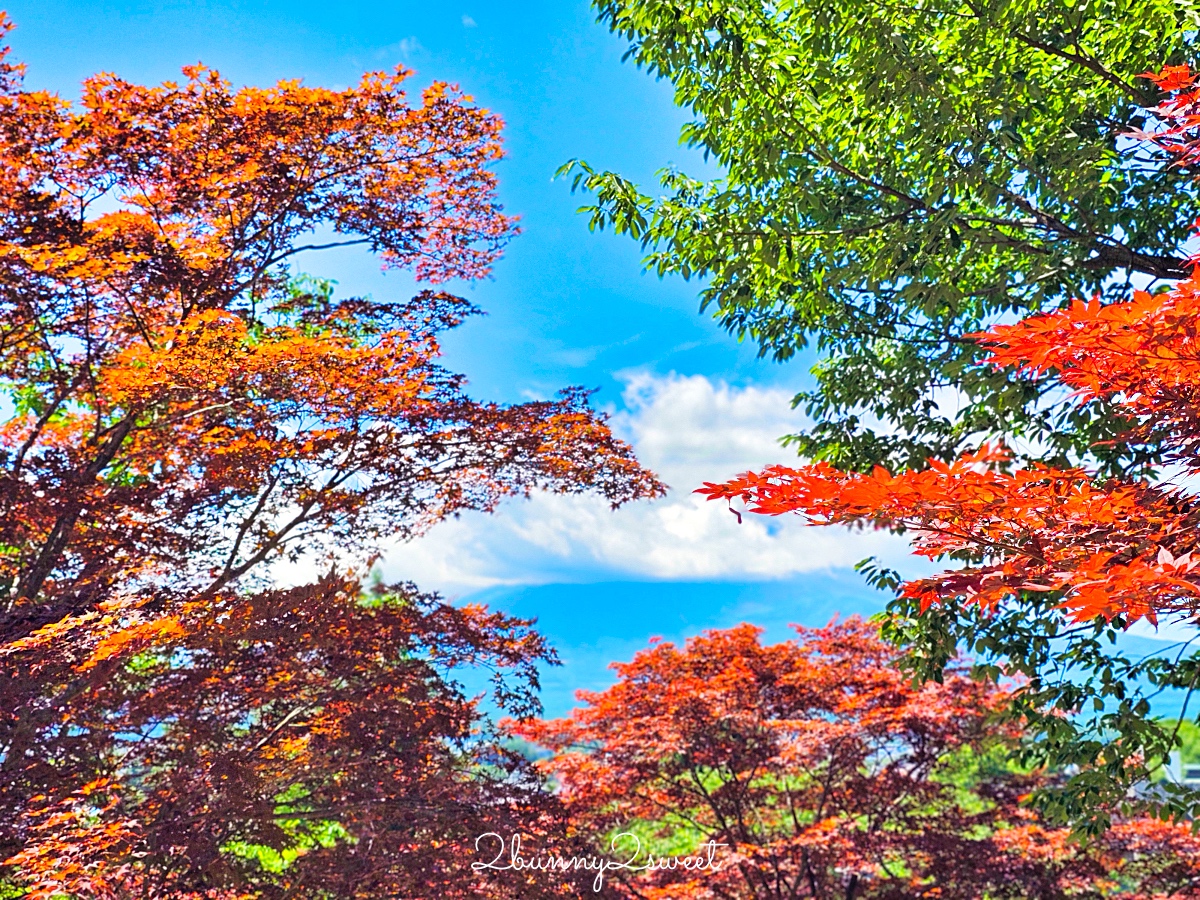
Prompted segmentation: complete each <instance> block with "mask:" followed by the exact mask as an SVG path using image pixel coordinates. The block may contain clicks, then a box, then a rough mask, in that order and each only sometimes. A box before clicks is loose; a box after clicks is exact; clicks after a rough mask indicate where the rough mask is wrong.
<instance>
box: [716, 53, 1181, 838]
mask: <svg viewBox="0 0 1200 900" xmlns="http://www.w3.org/2000/svg"><path fill="white" fill-rule="evenodd" d="M1151 77H1153V79H1154V80H1155V81H1157V82H1158V83H1159V84H1160V85H1162V86H1163V87H1164V88H1165V89H1167V90H1169V91H1171V96H1170V97H1169V98H1168V100H1167V101H1166V102H1164V103H1163V104H1162V106H1161V107H1160V108H1159V109H1158V110H1157V113H1158V114H1159V117H1160V120H1161V123H1162V127H1161V128H1158V129H1156V130H1155V131H1153V132H1152V133H1150V134H1146V135H1144V136H1145V137H1147V138H1149V139H1151V140H1153V141H1154V142H1155V143H1157V144H1158V145H1160V146H1161V147H1163V148H1165V149H1166V150H1167V151H1168V152H1170V153H1171V154H1172V155H1174V156H1176V157H1177V158H1179V159H1181V160H1184V161H1187V160H1188V159H1190V158H1192V157H1193V156H1194V155H1195V154H1196V152H1197V148H1198V147H1200V85H1198V84H1197V82H1196V80H1195V78H1194V77H1193V76H1192V74H1191V73H1190V72H1189V70H1188V69H1187V68H1186V67H1168V68H1166V69H1164V70H1163V71H1162V72H1161V73H1159V74H1157V75H1153V76H1151ZM1198 321H1200V274H1193V275H1192V276H1191V277H1189V278H1187V279H1185V280H1183V281H1181V282H1179V283H1178V284H1176V285H1175V286H1174V287H1172V288H1171V289H1170V290H1168V291H1161V292H1157V293H1148V292H1145V291H1138V292H1135V293H1134V295H1133V297H1132V299H1129V300H1126V301H1124V302H1117V303H1109V304H1104V303H1101V302H1100V301H1099V300H1098V299H1093V300H1090V301H1086V302H1085V301H1076V302H1074V303H1072V304H1071V305H1069V306H1067V307H1064V308H1062V309H1060V310H1057V311H1055V312H1051V313H1046V314H1043V315H1038V316H1032V317H1029V318H1027V319H1025V320H1023V321H1020V322H1018V323H1016V324H1013V325H1003V326H998V327H995V328H993V329H992V330H991V331H988V332H986V333H983V334H977V335H974V336H973V337H974V338H975V339H976V340H977V341H978V342H979V343H980V345H981V346H983V347H984V348H985V349H986V351H987V354H988V356H987V361H986V364H987V365H990V366H992V367H994V368H1008V369H1015V370H1020V371H1027V372H1031V373H1033V374H1034V375H1035V376H1051V377H1053V378H1054V380H1055V381H1056V383H1058V384H1059V385H1060V387H1061V388H1065V389H1068V390H1069V391H1070V397H1071V401H1072V402H1074V403H1076V404H1080V405H1082V404H1086V403H1088V402H1090V401H1092V400H1095V399H1102V400H1105V401H1108V402H1110V403H1112V404H1113V405H1114V407H1115V408H1116V409H1117V410H1118V412H1119V415H1120V416H1121V419H1122V421H1123V422H1124V423H1125V431H1124V433H1123V434H1122V435H1121V436H1120V440H1122V441H1123V442H1125V443H1126V444H1128V445H1131V446H1155V447H1157V448H1159V449H1158V451H1157V452H1158V453H1159V455H1160V456H1161V457H1162V458H1163V459H1164V460H1166V461H1168V462H1169V463H1171V465H1172V467H1173V469H1172V470H1171V472H1169V473H1168V472H1164V473H1163V474H1164V475H1167V474H1169V475H1171V477H1168V478H1164V479H1163V480H1160V481H1158V482H1150V481H1146V480H1136V479H1133V478H1128V477H1116V476H1111V477H1103V476H1100V475H1098V474H1097V473H1095V472H1092V471H1088V470H1085V469H1082V468H1072V469H1058V468H1054V467H1050V466H1045V465H1035V466H1032V467H1030V468H1023V469H1021V468H1018V469H1016V470H1013V468H1012V466H1011V465H1010V456H1011V454H1010V453H1009V452H1008V451H1007V450H1006V449H1005V448H1003V447H1001V446H999V445H993V446H985V447H983V448H982V449H980V450H979V451H977V452H973V453H968V454H965V455H964V456H962V457H960V458H959V459H957V460H955V461H954V462H951V463H941V462H938V461H930V465H929V468H928V469H926V470H923V471H912V470H910V471H906V472H901V473H900V474H895V475H893V474H891V473H890V472H888V471H886V470H884V469H882V468H876V469H875V470H874V471H873V472H870V473H851V472H842V471H839V470H837V469H835V468H833V467H832V466H830V465H828V464H827V463H817V464H814V465H809V466H804V467H801V468H789V467H786V466H772V467H769V468H767V469H764V470H763V471H761V472H757V473H755V472H750V473H746V474H744V475H741V476H739V477H737V478H735V479H733V480H731V481H729V482H726V483H724V484H708V485H706V486H705V487H704V488H702V489H701V493H704V494H706V495H708V496H709V497H710V498H712V499H729V500H735V499H736V500H740V501H744V502H746V503H748V504H749V505H750V509H751V510H753V511H755V512H761V513H765V514H770V515H777V514H780V513H784V512H798V513H801V514H803V515H804V516H805V517H806V518H807V519H808V520H809V521H811V522H814V523H817V524H848V525H853V524H869V525H873V526H875V527H881V528H892V529H899V530H902V531H905V532H907V533H909V534H911V535H912V536H913V546H914V549H915V552H916V553H918V554H919V555H921V556H925V557H927V558H929V559H931V560H943V559H951V560H956V561H959V562H960V563H961V565H960V566H958V567H957V568H954V569H951V570H949V571H946V572H944V573H942V574H939V575H934V576H931V577H926V578H918V579H914V580H910V581H907V582H903V583H900V580H899V579H898V577H897V576H895V575H894V573H885V572H879V571H875V572H874V574H875V576H876V578H877V580H880V581H881V582H882V583H887V584H889V585H895V586H897V588H898V595H899V599H898V601H897V603H896V604H894V606H893V612H894V613H896V614H897V618H896V619H895V620H894V628H895V634H896V635H897V636H898V637H901V638H903V639H906V640H909V641H913V642H914V643H915V646H914V655H913V656H912V657H911V660H912V661H913V662H914V664H915V665H917V667H918V669H920V670H922V671H924V672H925V673H926V674H930V673H936V671H937V670H938V668H939V667H940V665H941V664H942V663H943V662H945V661H946V660H947V659H949V657H950V655H952V653H953V648H954V646H955V645H956V644H965V645H966V646H967V647H969V648H971V649H972V650H973V651H975V652H977V653H978V654H979V656H980V658H981V659H989V658H990V659H994V660H999V661H1001V662H1002V663H1003V665H1005V666H1006V667H1008V668H1009V669H1010V671H1019V672H1021V673H1023V674H1025V675H1027V676H1029V678H1030V679H1031V680H1030V683H1029V684H1028V685H1027V686H1026V688H1024V689H1023V691H1021V692H1018V696H1019V697H1020V698H1021V708H1022V712H1023V713H1025V714H1027V715H1030V716H1033V717H1035V718H1036V719H1038V720H1039V722H1040V725H1039V728H1040V729H1041V735H1042V738H1043V739H1044V740H1043V741H1042V743H1041V745H1040V746H1041V752H1043V753H1045V754H1048V761H1053V762H1057V763H1059V764H1063V765H1076V766H1082V767H1084V771H1083V772H1082V773H1081V774H1080V775H1078V776H1077V777H1076V778H1075V779H1073V781H1072V783H1073V785H1074V786H1075V787H1077V788H1078V789H1079V791H1080V792H1081V793H1080V794H1079V796H1077V797H1076V799H1075V801H1073V802H1072V803H1071V804H1069V806H1068V808H1067V810H1066V811H1067V812H1068V813H1070V814H1071V815H1077V816H1088V815H1090V811H1089V807H1092V806H1095V805H1096V801H1097V798H1105V799H1109V800H1113V799H1115V798H1117V797H1119V796H1120V795H1121V794H1122V793H1123V792H1124V791H1125V789H1126V788H1127V787H1128V786H1129V785H1130V784H1132V783H1135V782H1136V781H1138V780H1139V779H1141V778H1143V777H1145V775H1146V774H1147V772H1148V771H1149V770H1152V769H1153V768H1154V767H1155V766H1156V765H1157V763H1158V762H1159V761H1161V759H1162V758H1163V757H1164V756H1165V755H1166V753H1167V752H1168V751H1169V749H1170V747H1171V744H1172V741H1173V739H1174V736H1173V735H1172V734H1170V733H1168V732H1166V731H1164V729H1163V728H1161V727H1158V726H1156V725H1155V724H1154V723H1153V722H1151V721H1149V713H1150V704H1149V700H1148V698H1147V697H1146V696H1145V695H1144V690H1143V689H1144V688H1146V687H1147V685H1149V687H1152V688H1154V689H1155V693H1157V692H1158V689H1162V688H1180V689H1183V690H1185V691H1187V693H1188V696H1190V693H1191V692H1192V691H1193V690H1194V689H1195V687H1196V686H1197V684H1200V681H1198V678H1200V660H1198V658H1197V655H1196V654H1190V655H1189V654H1188V644H1187V643H1184V644H1182V645H1181V646H1177V647H1174V648H1169V651H1168V652H1167V653H1166V654H1165V655H1164V653H1163V652H1162V651H1161V650H1159V651H1158V652H1151V653H1149V654H1148V655H1146V656H1145V658H1142V659H1137V657H1138V656H1140V655H1141V654H1139V653H1136V652H1133V651H1128V652H1125V651H1122V650H1121V648H1117V649H1115V650H1112V651H1109V650H1108V649H1106V648H1105V646H1103V645H1104V644H1110V645H1111V644H1114V643H1116V641H1117V633H1118V632H1119V631H1122V630H1124V629H1127V628H1128V627H1129V626H1130V625H1132V624H1133V623H1135V622H1137V621H1139V620H1141V619H1145V620H1147V621H1148V622H1149V623H1150V624H1151V625H1157V624H1159V623H1167V622H1172V623H1178V622H1184V623H1190V624H1191V625H1195V624H1196V623H1197V622H1198V621H1200V553H1196V552H1195V551H1197V550H1198V546H1197V539H1196V531H1197V524H1198V523H1200V506H1198V505H1197V499H1196V495H1195V491H1194V489H1193V488H1192V487H1191V485H1190V484H1189V482H1190V479H1191V477H1193V476H1194V475H1195V474H1197V472H1200V390H1198V386H1200V343H1198V341H1200V338H1198V331H1197V324H1196V323H1197V322H1198ZM1139 682H1141V684H1139ZM1085 704H1086V706H1087V708H1088V711H1095V712H1096V713H1097V716H1096V718H1095V719H1094V720H1093V722H1092V726H1093V727H1086V726H1084V725H1081V724H1078V723H1079V721H1080V720H1078V719H1075V720H1068V719H1065V718H1064V717H1063V715H1062V714H1064V713H1076V712H1078V711H1079V710H1080V708H1081V707H1083V706H1085ZM1082 735H1086V739H1085V738H1084V737H1082ZM1169 806H1170V807H1171V808H1172V809H1173V810H1174V811H1175V812H1177V813H1179V814H1181V815H1184V814H1185V815H1195V814H1196V813H1197V812H1200V801H1198V800H1197V797H1196V796H1195V794H1192V795H1190V796H1188V795H1187V794H1186V792H1183V793H1181V796H1179V797H1177V798H1176V799H1175V801H1173V802H1172V803H1171V804H1169Z"/></svg>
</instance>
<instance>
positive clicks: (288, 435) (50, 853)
mask: <svg viewBox="0 0 1200 900" xmlns="http://www.w3.org/2000/svg"><path fill="white" fill-rule="evenodd" d="M9 27H10V25H9V23H8V21H7V20H6V19H5V20H3V21H2V22H0V31H7V30H8V28H9ZM5 53H7V51H5ZM406 77H407V73H405V72H404V71H401V70H397V71H396V72H395V73H390V74H389V73H371V74H368V75H366V76H364V77H363V79H362V81H361V82H359V83H358V84H357V85H355V86H353V87H350V88H347V89H345V90H340V91H334V90H327V89H323V88H314V87H307V86H305V85H303V84H301V83H300V82H295V81H292V82H281V83H280V84H278V85H276V86H275V87H273V88H269V89H259V88H242V89H239V90H233V89H232V88H231V87H230V86H229V84H228V83H226V82H225V81H223V80H222V79H221V78H220V77H219V76H218V75H217V73H215V72H213V71H210V70H208V69H205V68H203V67H199V66H196V67H191V68H187V69H185V70H184V78H183V80H182V81H180V82H178V83H166V84H163V85H161V86H159V87H143V86H140V85H136V84H131V83H129V82H126V81H123V80H121V79H119V78H117V77H115V76H111V75H99V76H96V77H94V78H91V79H89V80H87V81H86V82H85V83H84V85H83V90H82V93H81V100H80V102H79V103H78V105H71V104H69V103H67V102H66V101H64V100H62V99H60V98H59V97H57V96H54V95H51V94H48V93H45V92H40V91H30V90H26V89H25V88H24V87H23V83H22V72H21V68H20V67H19V66H17V65H14V64H13V63H11V62H9V61H8V60H7V58H5V59H4V61H3V62H2V64H0V386H2V387H3V388H4V389H5V391H6V393H7V394H8V396H9V397H10V400H7V401H5V402H4V404H3V405H2V406H0V410H2V411H3V421H2V422H0V603H2V606H0V860H7V862H6V863H4V868H3V869H2V870H0V880H3V879H4V878H8V879H9V880H10V881H11V880H12V879H18V880H19V881H20V884H21V885H22V886H23V887H24V888H27V889H29V890H30V891H31V893H29V894H28V896H29V897H47V898H48V897H51V896H60V895H62V894H68V895H73V896H88V897H129V896H140V897H188V896H197V897H198V896H205V897H209V896H211V897H218V896H219V897H234V896H239V897H240V896H247V897H249V896H285V895H286V896H305V897H320V896H327V895H328V896H338V897H358V896H362V897H379V896H415V895H418V894H419V895H432V894H437V895H439V896H446V897H453V896H465V895H468V894H470V895H472V896H474V894H471V890H472V884H474V882H473V881H472V880H471V877H470V873H469V872H468V873H467V877H466V878H464V877H462V874H461V872H460V871H459V870H460V868H461V866H462V865H465V863H463V862H462V859H463V856H464V854H462V853H459V852H458V849H457V846H456V845H455V844H454V840H455V836H456V835H464V836H465V835H468V834H469V835H470V836H472V837H473V835H474V834H476V833H478V829H477V826H482V825H485V824H488V823H491V827H496V826H497V823H498V822H500V821H501V820H503V821H525V820H526V819H528V816H533V817H534V818H535V819H536V817H537V816H540V815H542V812H540V811H539V810H540V809H541V807H539V805H538V804H542V805H543V806H544V800H545V798H542V799H541V800H538V799H537V798H535V797H533V795H532V794H529V793H528V792H527V791H524V790H523V789H522V788H521V787H520V784H521V780H520V778H519V777H518V775H519V773H518V774H514V775H511V777H509V776H506V777H504V778H498V779H497V778H491V779H489V778H486V777H483V776H484V775H485V774H486V773H487V772H488V771H494V772H498V773H499V772H503V771H505V770H506V769H512V767H513V766H514V765H515V763H514V762H513V761H512V760H507V761H506V760H505V759H504V758H503V756H494V757H488V759H490V760H491V761H490V762H488V764H487V765H486V766H484V765H483V762H481V761H480V760H479V758H478V754H479V753H482V752H483V750H482V749H481V748H482V747H483V745H484V743H485V742H484V736H483V735H481V734H480V733H479V728H480V727H481V726H480V724H479V716H478V712H477V710H476V706H475V701H474V700H472V699H471V698H469V697H467V696H465V695H464V694H463V692H462V689H461V688H460V687H458V686H457V685H456V683H455V681H454V680H453V679H452V678H451V677H450V675H449V672H450V670H451V669H453V668H454V667H455V666H459V665H467V664H480V665H484V666H486V667H488V668H490V669H491V670H493V671H494V672H495V674H496V678H497V681H496V695H497V699H498V701H499V702H500V703H501V704H502V705H506V706H507V707H509V708H510V709H511V710H512V711H513V712H514V713H516V714H527V713H528V712H530V711H531V710H532V709H534V708H535V701H534V697H533V694H532V690H533V688H534V687H535V686H536V669H535V663H536V662H537V661H538V660H545V659H546V658H547V657H548V651H547V649H546V647H545V646H544V644H543V643H542V642H541V640H540V638H538V637H537V636H536V635H534V634H533V633H531V632H530V631H529V629H528V627H527V626H528V623H525V622H521V621H519V620H513V619H509V618H505V617H503V616H497V615H493V614H490V613H487V612H486V611H484V610H481V609H476V608H466V609H451V608H447V607H445V606H442V605H440V604H439V603H438V602H437V601H436V600H434V599H431V598H428V597H423V596H422V595H420V594H418V593H417V592H416V591H415V589H413V588H411V587H405V586H399V587H395V588H386V587H380V588H379V589H378V590H376V591H375V592H373V593H372V592H368V593H365V594H364V593H363V591H362V590H361V589H360V587H359V586H358V585H359V583H360V581H361V577H362V575H363V574H364V573H365V571H366V566H367V565H369V563H370V559H371V557H372V554H373V553H374V552H375V551H376V547H377V545H378V542H379V540H380V539H381V538H383V537H389V538H390V537H399V538H407V537H411V536H412V535H414V534H417V533H419V532H420V531H421V530H422V529H425V528H427V527H429V526H430V525H431V524H433V523H435V522H437V521H439V520H440V519H443V518H445V517H446V516H448V515H452V514H455V513H457V512H460V511H462V510H470V509H475V510H490V509H492V508H493V507H494V506H495V505H496V503H497V502H498V501H500V500H501V499H502V498H503V497H505V496H509V495H523V494H527V493H528V492H529V491H531V490H534V489H541V488H546V489H550V490H553V491H562V492H577V491H594V492H597V493H599V494H601V495H602V496H604V497H606V498H607V499H608V500H610V501H611V502H612V503H613V504H614V505H615V504H620V503H622V502H625V501H627V500H631V499H634V498H637V497H645V496H654V495H656V494H658V493H659V492H661V490H662V487H661V485H659V484H658V482H657V481H656V480H655V479H654V477H653V476H652V475H651V474H650V473H648V472H646V471H645V470H643V469H642V468H640V467H639V466H638V464H637V463H636V462H635V461H634V460H633V458H632V456H631V454H630V450H629V448H628V447H627V446H626V445H624V444H623V443H621V442H620V441H618V440H617V439H615V438H614V437H613V435H612V433H611V432H610V430H609V429H608V427H607V426H606V425H605V423H604V421H603V418H602V417H600V416H598V415H597V414H596V413H594V412H593V411H591V410H590V409H589V407H588V403H587V396H586V394H585V393H584V392H581V391H578V390H568V391H566V392H564V393H563V394H561V395H560V396H559V397H558V398H557V399H555V400H549V401H544V402H533V403H526V404H521V405H515V406H500V405H496V404H491V403H483V402H478V401H476V400H474V399H472V398H471V397H469V396H468V394H467V393H466V392H465V388H464V384H463V380H462V378H461V377H460V376H457V375H454V374H452V373H449V372H447V371H445V370H444V369H442V368H441V367H440V366H439V365H438V364H437V357H438V353H439V350H438V334H439V332H441V331H443V330H444V329H446V328H450V327H453V326H455V325H457V324H458V323H459V322H460V321H461V320H462V319H463V317H464V316H467V315H469V314H471V313H472V312H473V310H472V308H471V307H470V305H469V304H468V303H467V302H466V301H464V300H462V299H460V298H458V297H455V296H452V295H451V294H448V293H445V292H443V291H440V290H438V289H436V287H434V288H430V289H427V290H423V291H422V292H421V293H419V294H418V295H417V296H416V297H413V298H412V299H409V300H403V301H396V300H372V299H366V298H353V297H339V296H337V295H336V294H335V293H334V291H333V289H332V285H331V284H329V283H326V282H322V281H320V280H319V279H312V278H298V277H295V276H293V275H292V273H291V271H290V269H289V265H290V263H291V262H293V261H294V259H295V257H296V255H297V254H299V253H301V252H305V251H310V250H315V249H320V248H323V247H332V246H347V245H352V244H359V245H363V246H364V247H366V248H368V249H369V250H370V251H372V252H373V253H375V254H377V257H378V258H379V259H380V260H381V261H382V264H383V265H384V266H385V267H388V268H396V269H399V268H402V269H409V270H411V271H413V272H414V273H415V275H416V276H417V278H418V279H422V280H424V281H425V282H427V283H430V284H433V285H437V284H438V283H442V282H446V281H449V280H452V279H473V278H478V277H480V276H482V275H484V274H485V273H486V272H487V271H488V266H489V265H490V264H491V263H492V261H493V260H494V259H495V258H496V256H497V254H498V253H499V252H500V249H501V247H502V246H503V244H504V243H505V241H506V240H507V239H508V238H509V237H510V236H511V235H512V234H513V233H514V230H515V229H514V221H513V220H512V219H511V218H509V217H506V216H505V215H504V214H503V212H502V211H501V209H500V208H499V206H498V205H497V203H496V199H495V195H494V186H495V178H494V175H493V174H492V173H491V171H490V169H489V165H490V164H491V163H492V162H493V161H494V160H496V159H497V158H498V157H499V156H500V154H501V147H500V141H499V131H500V122H499V120H498V119H497V118H496V117H495V116H494V115H491V114H490V113H488V112H486V111H485V110H481V109H479V108H478V107H476V106H474V105H473V104H472V102H471V100H470V98H469V97H466V96H464V95H462V94H461V93H459V92H458V91H457V90H456V89H455V88H453V87H451V86H449V85H446V84H440V83H438V84H434V85H432V86H430V87H429V88H427V89H426V90H425V91H424V92H423V93H422V95H421V98H420V102H419V103H417V104H412V103H410V102H409V101H408V100H407V99H406V96H405V94H404V92H403V90H402V87H403V83H404V81H405V79H406ZM287 561H292V562H301V563H302V564H303V569H300V570H296V571H326V572H328V574H327V575H325V576H324V577H323V578H321V579H319V580H316V581H314V582H313V583H310V584H301V585H299V586H296V587H293V588H287V589H285V588H273V587H271V575H272V571H273V570H272V569H271V566H272V565H274V564H276V563H279V562H287ZM276 571H277V570H276ZM489 752H491V751H489ZM526 814H528V815H526ZM522 817H525V818H522ZM483 830H487V828H484V829H483ZM498 890H499V889H498ZM514 890H516V888H514ZM531 890H532V888H530V887H529V885H523V886H520V891H518V893H521V892H522V891H523V892H525V893H529V892H530V891H531Z"/></svg>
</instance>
